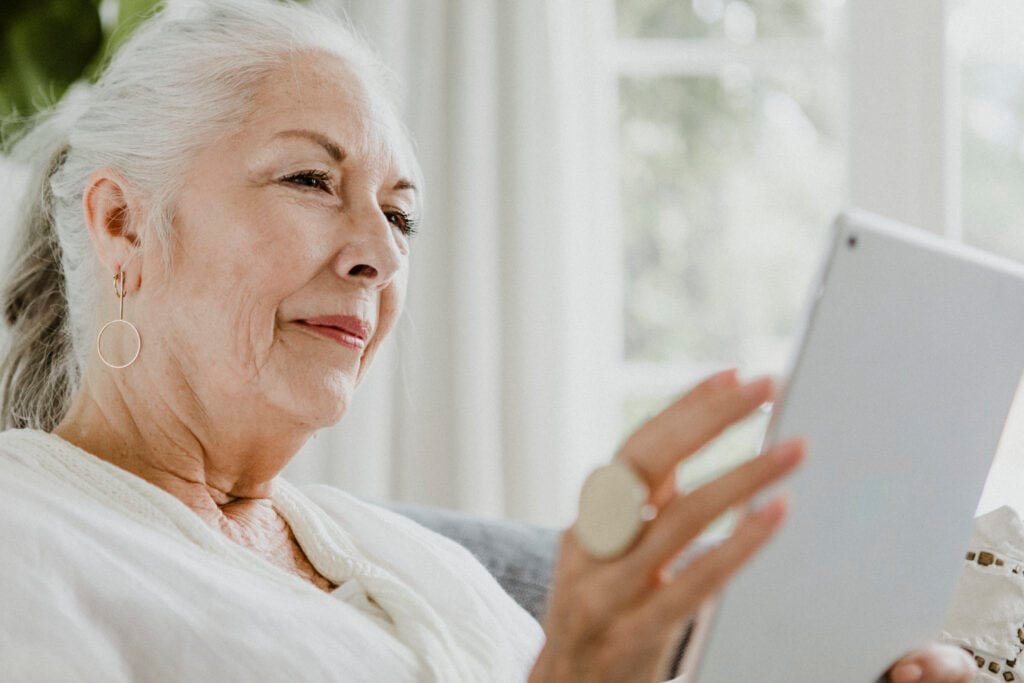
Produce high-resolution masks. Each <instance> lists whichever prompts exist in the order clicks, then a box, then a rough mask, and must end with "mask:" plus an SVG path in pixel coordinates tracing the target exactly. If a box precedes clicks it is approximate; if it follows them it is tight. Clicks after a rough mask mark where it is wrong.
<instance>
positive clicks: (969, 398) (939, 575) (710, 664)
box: [684, 212, 1024, 683]
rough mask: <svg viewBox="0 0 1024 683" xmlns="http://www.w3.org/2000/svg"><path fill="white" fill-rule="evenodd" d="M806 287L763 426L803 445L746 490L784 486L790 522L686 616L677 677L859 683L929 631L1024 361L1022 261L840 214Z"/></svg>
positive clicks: (934, 627) (958, 562)
mask: <svg viewBox="0 0 1024 683" xmlns="http://www.w3.org/2000/svg"><path fill="white" fill-rule="evenodd" d="M812 298H813V301H812V303H811V305H810V306H809V311H808V314H807V317H806V323H805V326H804V332H803V334H802V335H801V341H800V342H799V344H798V345H797V352H796V354H795V359H794V361H793V364H792V366H791V371H790V373H789V377H788V379H787V381H786V382H785V385H784V389H783V393H782V395H781V397H780V399H779V400H778V401H777V402H776V405H775V407H774V409H773V411H772V418H771V422H770V425H769V427H768V432H767V436H766V445H771V444H772V443H776V442H779V441H782V440H785V439H787V438H789V437H791V436H796V435H805V436H806V437H807V440H808V446H809V448H808V457H807V459H806V460H805V462H804V463H803V464H802V465H801V467H800V468H799V469H798V470H797V472H796V473H795V474H794V475H792V476H791V477H790V478H789V479H787V480H786V481H784V482H781V483H780V484H778V485H776V486H775V487H774V488H773V489H772V490H771V491H769V492H767V493H765V494H762V495H761V496H759V498H758V502H763V501H764V500H767V498H768V497H769V496H771V495H774V494H776V493H778V492H779V491H780V490H781V491H786V492H787V493H788V496H789V503H790V505H789V518H788V519H787V521H786V523H785V524H784V525H783V527H782V529H781V530H780V531H779V532H778V533H777V535H776V536H775V537H774V538H773V539H772V540H771V541H770V542H769V543H768V544H767V545H766V546H765V547H764V548H763V549H762V550H761V551H760V552H759V553H758V555H757V556H756V557H755V558H754V559H753V560H752V561H751V562H750V563H749V564H748V565H747V566H745V567H744V568H742V569H741V570H740V571H739V572H738V573H737V575H736V576H735V577H734V579H733V580H732V581H731V582H730V583H729V584H728V585H727V586H726V588H725V589H724V591H723V592H722V593H721V594H720V596H719V598H718V600H717V604H716V605H714V611H713V615H712V617H711V618H710V619H698V628H697V630H696V636H695V637H694V638H693V639H692V642H691V644H692V647H691V648H690V651H689V652H688V653H687V657H686V660H685V661H684V671H687V672H689V673H688V674H687V676H688V678H687V679H686V680H688V681H689V680H695V681H698V682H699V683H725V682H726V681H744V682H745V681H758V682H763V683H794V682H795V683H817V682H819V681H830V682H831V683H869V682H870V681H874V680H876V679H877V678H878V677H879V676H880V675H881V674H883V673H884V671H885V670H886V669H887V668H888V667H889V665H891V664H892V663H893V662H895V661H896V660H897V659H898V658H899V657H900V656H901V655H903V654H904V653H906V652H907V651H908V650H909V649H912V648H913V647H915V646H917V645H920V644H923V643H925V642H927V641H931V640H934V639H936V638H937V637H938V635H939V632H940V630H941V627H942V624H943V620H944V617H945V613H946V608H947V604H948V602H949V600H950V598H951V595H952V592H953V589H954V587H955V585H956V582H957V577H958V575H959V573H960V569H961V566H962V562H963V559H964V553H965V551H966V549H967V543H968V540H969V538H970V534H971V530H972V526H973V517H974V511H975V508H976V506H977V504H978V499H979V497H980V495H981V492H982V488H983V486H984V483H985V477H986V474H987V472H988V470H989V467H990V465H991V463H992V458H993V456H994V454H995V452H996V447H997V445H998V442H999V438H1000V435H1001V433H1002V429H1003V425H1004V422H1005V421H1006V417H1007V414H1008V413H1009V409H1010V405H1011V403H1012V401H1013V397H1014V395H1015V392H1016V390H1017V387H1018V384H1019V383H1020V380H1021V373H1022V370H1024V267H1022V266H1021V265H1019V264H1016V263H1015V262H1011V261H1008V260H1003V259H999V258H997V257H994V256H991V255H989V254H985V253H983V252H980V251H977V250H974V249H970V248H968V247H964V246H962V245H958V244H953V243H950V242H948V241H945V240H942V239H940V238H938V237H936V236H934V235H932V234H930V233H926V232H923V231H920V230H916V229H913V228H910V227H907V226H903V225H900V224H897V223H895V222H892V221H889V220H886V219H882V218H880V217H877V216H873V215H870V214H866V213H861V212H848V213H845V214H843V215H841V216H840V217H839V218H838V219H837V220H836V222H835V225H834V238H833V240H832V245H831V248H830V249H829V252H828V255H827V258H826V263H825V266H824V268H823V269H822V274H821V276H820V277H819V279H818V280H817V283H816V286H815V288H814V295H813V297H812ZM1022 457H1024V456H1022ZM1021 486H1024V482H1021ZM689 677H694V678H689Z"/></svg>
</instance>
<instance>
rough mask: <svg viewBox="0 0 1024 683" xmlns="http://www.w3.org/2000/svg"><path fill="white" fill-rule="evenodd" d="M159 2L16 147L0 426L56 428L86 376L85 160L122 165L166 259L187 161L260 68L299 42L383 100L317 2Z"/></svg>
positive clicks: (234, 119)
mask: <svg viewBox="0 0 1024 683" xmlns="http://www.w3.org/2000/svg"><path fill="white" fill-rule="evenodd" d="M168 5H169V6H168V8H167V9H165V10H163V11H161V12H159V13H157V14H154V15H153V16H151V17H149V18H148V19H146V20H145V21H144V22H143V23H142V24H140V25H139V27H138V28H137V29H136V30H135V32H134V33H133V34H132V35H131V36H130V37H129V38H128V39H127V40H126V42H125V43H124V44H123V45H122V46H121V47H120V48H119V49H118V51H117V53H116V55H115V56H114V57H113V59H112V60H111V62H110V64H109V65H108V66H107V67H106V68H105V69H104V71H103V73H102V75H101V76H100V78H99V79H98V81H97V82H96V83H95V85H94V86H92V87H78V88H73V89H72V90H71V91H70V92H69V93H68V95H67V96H66V97H65V98H64V99H63V100H62V101H61V102H60V103H58V104H57V105H55V106H53V107H51V108H49V109H47V110H44V111H43V112H41V113H40V114H39V115H38V116H37V117H35V121H34V124H33V125H32V126H31V127H30V129H29V130H28V131H27V132H26V133H25V134H24V135H23V136H22V137H21V138H20V139H18V140H17V142H16V143H15V144H14V146H13V148H12V149H11V152H12V155H13V156H14V157H15V158H16V159H18V160H21V161H23V162H25V163H27V164H29V165H30V167H31V177H30V180H29V184H28V191H27V194H26V196H25V197H24V199H23V202H22V209H21V215H20V217H19V220H20V224H19V225H18V227H17V232H16V235H15V243H14V249H13V257H14V261H13V263H12V264H11V267H10V268H9V270H8V275H7V277H6V281H5V282H4V283H3V288H2V292H0V296H2V305H3V314H4V315H3V318H4V321H5V323H6V324H7V325H8V326H9V330H8V332H9V335H8V337H9V340H8V348H7V349H6V354H5V357H4V359H3V361H2V363H0V387H2V405H0V428H10V427H34V428H37V429H44V430H50V429H52V428H53V427H54V426H56V424H57V423H58V422H59V421H60V420H61V419H62V418H63V415H64V413H65V412H66V410H67V407H68V404H69V402H70V399H71V397H72V396H73V395H74V392H75V391H76V389H77V387H78V385H79V383H80V381H81V376H82V372H83V371H84V368H85V364H86V360H87V358H88V354H89V350H90V349H91V348H92V339H93V336H94V334H95V329H94V328H95V322H94V316H95V306H96V300H95V297H96V282H97V278H98V275H99V273H98V270H97V268H98V261H97V259H96V258H95V256H94V255H93V250H92V246H91V243H90V238H89V234H88V230H87V229H86V225H85V216H84V214H83V211H82V196H83V192H84V190H85V188H86V185H87V182H88V179H89V177H90V175H91V174H92V172H93V171H94V170H96V169H98V168H102V167H112V168H115V169H117V170H118V171H119V172H120V173H121V174H123V176H124V178H125V179H126V180H127V181H128V182H129V183H130V185H131V187H132V189H133V190H135V191H137V192H138V193H139V195H140V196H141V197H142V198H143V199H144V201H143V205H144V206H145V207H146V215H145V216H129V217H128V219H129V220H130V221H136V224H137V225H141V226H143V228H142V229H141V230H140V235H141V236H142V238H143V239H156V240H158V241H159V242H160V244H161V246H162V253H163V254H164V255H165V266H166V265H169V261H168V260H167V259H169V254H170V253H171V250H170V249H169V248H168V247H169V243H170V240H171V239H172V235H171V234H170V231H171V225H172V218H173V215H174V208H175V202H176V198H177V196H178V194H179V192H180V190H181V187H182V184H183V182H184V175H185V168H186V166H187V165H188V164H189V162H190V161H191V160H192V159H193V158H194V156H195V155H196V153H197V152H198V151H199V150H200V149H201V148H203V147H204V146H205V145H206V144H208V143H209V142H210V141H212V140H213V139H215V138H217V137H219V136H220V135H222V134H224V133H225V132H228V131H230V130H232V129H234V128H235V127H237V125H238V122H239V121H241V120H244V118H245V116H246V115H247V114H248V113H249V111H250V104H251V100H252V97H253V95H254V93H255V92H256V90H257V88H258V86H259V84H260V83H261V81H262V80H263V79H264V78H266V77H267V76H268V75H270V74H271V73H272V72H273V71H274V70H275V69H277V68H279V67H280V66H281V65H282V64H284V63H286V62H287V61H288V60H289V59H291V58H293V57H294V56H295V55H296V54H297V53H302V52H308V51H324V52H328V53H331V54H334V55H337V56H339V57H341V58H342V59H344V60H345V62H346V63H347V65H348V66H349V67H350V68H351V69H352V71H353V72H354V73H355V74H356V75H357V76H358V77H359V78H360V79H361V80H362V81H363V83H364V85H365V86H366V87H367V89H368V90H369V91H370V92H371V93H373V94H374V95H377V96H379V97H380V98H381V101H382V102H383V103H385V105H386V106H388V107H391V101H392V100H391V98H390V97H389V96H388V94H389V88H390V85H391V79H390V77H389V75H388V73H387V71H386V70H385V69H384V67H383V66H382V64H381V63H380V61H379V60H378V59H377V58H376V57H375V56H374V55H373V53H372V52H371V51H370V50H369V49H368V48H367V46H366V45H365V43H364V42H363V41H362V40H361V39H360V38H359V37H358V36H357V35H356V34H355V33H354V32H353V31H352V30H351V28H349V26H348V25H347V22H345V21H344V20H343V19H342V18H341V17H340V16H338V15H337V14H335V13H333V12H331V11H330V10H328V9H327V8H326V7H323V6H317V7H306V6H303V5H299V4H296V3H295V2H275V1H273V0H193V1H190V2H169V3H168ZM391 112H392V113H393V109H392V110H391ZM414 170H416V171H417V174H418V169H414Z"/></svg>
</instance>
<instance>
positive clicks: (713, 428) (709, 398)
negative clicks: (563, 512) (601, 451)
mask: <svg viewBox="0 0 1024 683" xmlns="http://www.w3.org/2000/svg"><path fill="white" fill-rule="evenodd" d="M774 395H775V382H774V380H773V379H772V378H771V377H762V378H761V379H758V380H754V381H753V382H750V383H747V384H741V383H740V382H739V380H738V379H737V378H736V371H735V370H727V371H725V372H720V373H718V374H716V375H712V376H711V377H709V378H708V379H706V380H704V381H703V382H701V383H700V384H698V385H697V386H696V387H695V388H694V389H692V390H691V391H690V392H689V393H687V394H686V395H684V396H683V397H682V398H680V399H678V400H677V401H675V402H674V403H673V404H672V405H670V406H669V407H668V408H666V409H665V410H663V411H662V412H661V413H659V414H658V415H656V416H655V417H653V418H652V419H650V420H649V421H648V422H646V423H645V424H644V425H643V426H641V427H640V429H638V430H637V431H636V432H634V433H633V434H632V436H630V437H629V439H627V440H626V443H625V444H624V445H623V446H622V448H621V449H620V451H619V454H618V456H617V457H621V458H623V459H624V460H625V461H626V462H628V463H629V464H630V465H632V466H633V468H634V469H635V470H636V471H637V474H639V475H640V476H641V477H642V478H643V479H644V481H646V482H647V485H648V486H649V487H651V488H652V489H659V488H660V485H661V484H662V482H663V480H664V479H665V478H666V477H667V476H669V474H670V473H671V472H673V471H674V470H675V467H676V465H677V464H678V463H679V461H680V460H682V459H683V458H685V457H687V456H689V455H691V454H693V453H695V452H696V451H698V450H699V449H700V448H701V447H702V446H704V445H705V444H707V443H708V442H709V441H711V440H712V439H714V438H715V437H716V436H718V435H719V434H721V433H722V431H723V430H725V428H726V427H728V426H730V425H731V424H733V423H735V422H738V421H739V420H741V419H743V418H744V417H746V416H747V415H749V414H750V413H752V412H753V411H754V410H756V409H757V407H758V406H760V405H761V404H763V403H765V402H766V401H769V400H771V399H772V397H773V396H774Z"/></svg>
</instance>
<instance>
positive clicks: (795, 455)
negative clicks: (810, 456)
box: [772, 439, 804, 467]
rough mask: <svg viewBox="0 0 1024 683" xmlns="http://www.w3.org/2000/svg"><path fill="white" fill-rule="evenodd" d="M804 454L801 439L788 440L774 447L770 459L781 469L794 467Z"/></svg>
mask: <svg viewBox="0 0 1024 683" xmlns="http://www.w3.org/2000/svg"><path fill="white" fill-rule="evenodd" d="M803 454H804V442H803V440H802V439H790V440H789V441H784V442H783V443H781V444H779V445H778V446H776V447H775V451H774V452H773V453H772V459H773V460H774V461H775V463H776V464H777V465H779V466H781V467H790V466H792V465H795V464H796V463H797V462H798V461H799V460H800V458H802V457H803Z"/></svg>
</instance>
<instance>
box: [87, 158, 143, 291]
mask: <svg viewBox="0 0 1024 683" xmlns="http://www.w3.org/2000/svg"><path fill="white" fill-rule="evenodd" d="M82 209H83V210H84V212H85V224H86V227H87V228H88V229H89V237H90V238H91V240H92V246H93V249H94V250H95V251H96V255H97V256H98V257H99V259H100V262H101V263H103V264H104V265H105V266H107V267H108V268H109V269H110V272H111V273H114V272H116V271H117V270H118V269H124V268H125V267H126V265H127V263H128V260H129V258H130V257H131V256H132V255H133V254H134V253H135V252H136V251H137V250H138V247H139V242H140V240H139V227H140V226H139V223H140V217H141V215H142V212H141V211H140V209H141V207H140V206H139V205H138V201H137V198H136V195H135V193H134V191H133V188H132V186H131V185H130V183H129V182H128V181H127V179H126V178H125V177H124V176H122V175H121V174H120V173H118V172H117V171H115V170H113V169H111V168H101V169H98V170H96V171H94V172H93V173H92V175H91V176H89V182H88V185H86V188H85V192H83V193H82ZM127 275H128V277H127V283H126V284H127V286H128V288H129V289H132V288H133V285H134V286H136V287H137V286H138V285H137V284H136V283H137V281H138V280H139V279H140V277H141V273H128V274H127Z"/></svg>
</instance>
